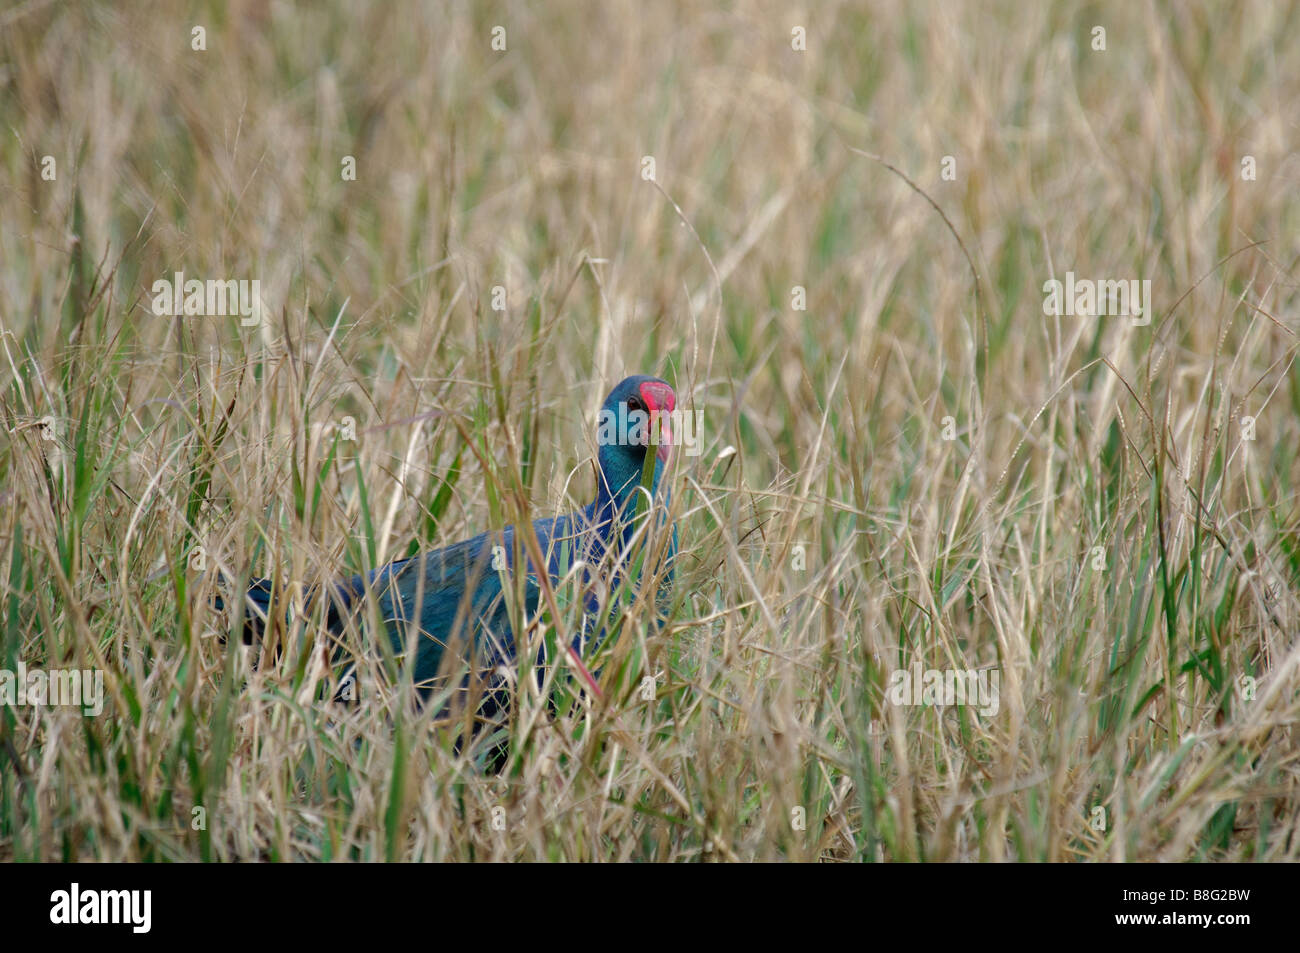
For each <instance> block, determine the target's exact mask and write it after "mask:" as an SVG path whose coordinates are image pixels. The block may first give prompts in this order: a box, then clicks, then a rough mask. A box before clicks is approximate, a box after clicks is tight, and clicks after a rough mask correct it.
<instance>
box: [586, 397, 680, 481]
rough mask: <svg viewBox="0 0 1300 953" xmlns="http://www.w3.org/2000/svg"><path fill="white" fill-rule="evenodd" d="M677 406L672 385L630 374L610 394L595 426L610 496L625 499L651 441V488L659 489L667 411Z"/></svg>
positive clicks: (668, 447) (669, 437)
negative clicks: (652, 462)
mask: <svg viewBox="0 0 1300 953" xmlns="http://www.w3.org/2000/svg"><path fill="white" fill-rule="evenodd" d="M676 406H677V395H676V394H675V393H674V392H673V389H672V386H671V385H670V384H669V383H668V382H667V381H663V380H660V379H659V378H657V377H647V376H645V375H637V376H634V377H628V378H626V379H624V380H623V381H621V382H620V383H619V384H618V386H617V387H615V388H614V389H613V390H612V391H610V392H609V396H608V397H606V398H605V403H604V404H603V405H602V406H601V408H600V419H599V420H598V422H597V428H596V443H597V446H598V449H597V457H598V459H599V461H600V470H601V480H602V482H603V483H604V484H605V486H604V487H602V490H603V491H604V492H606V493H607V494H608V495H609V496H611V497H614V498H616V499H620V500H621V499H624V498H626V497H627V496H628V495H630V494H631V493H632V491H633V490H635V488H636V487H637V486H638V485H640V483H641V473H642V470H643V468H644V466H645V459H646V449H647V447H649V446H650V445H651V444H652V443H654V444H655V445H656V446H655V457H656V458H657V459H656V460H655V464H654V466H655V471H654V481H653V484H652V491H653V490H656V489H658V486H659V479H660V476H661V475H662V473H663V471H664V469H665V467H666V466H667V464H668V461H669V458H670V455H671V452H672V445H673V430H672V423H671V419H670V415H671V414H672V412H673V410H674V409H675V408H676Z"/></svg>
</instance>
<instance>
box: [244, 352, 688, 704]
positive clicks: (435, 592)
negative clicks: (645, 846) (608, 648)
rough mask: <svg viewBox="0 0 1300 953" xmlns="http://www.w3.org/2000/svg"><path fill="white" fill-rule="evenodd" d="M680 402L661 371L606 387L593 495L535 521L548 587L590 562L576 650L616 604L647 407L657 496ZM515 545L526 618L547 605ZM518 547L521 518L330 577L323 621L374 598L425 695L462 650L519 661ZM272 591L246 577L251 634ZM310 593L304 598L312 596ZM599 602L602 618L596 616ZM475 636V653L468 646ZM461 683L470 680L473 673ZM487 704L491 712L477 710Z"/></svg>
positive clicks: (481, 657)
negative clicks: (514, 590) (516, 523)
mask: <svg viewBox="0 0 1300 953" xmlns="http://www.w3.org/2000/svg"><path fill="white" fill-rule="evenodd" d="M675 401H676V397H675V395H674V394H673V390H672V388H671V387H670V386H669V385H668V384H667V383H665V382H664V381H662V380H659V379H657V378H654V377H645V376H635V377H629V378H627V379H625V380H624V381H622V382H621V383H620V384H619V385H618V386H617V387H615V388H614V389H613V391H611V392H610V394H609V396H608V397H607V398H606V399H605V403H604V405H603V406H602V409H601V429H600V432H599V435H598V441H597V442H598V451H597V460H598V464H599V476H598V487H597V493H596V498H595V500H593V501H592V502H591V503H590V504H588V505H587V506H586V507H584V508H583V509H581V510H578V511H576V512H574V513H568V514H564V515H562V516H558V517H555V518H553V519H539V520H535V521H534V522H533V529H534V531H535V532H536V535H537V542H538V544H539V546H540V551H541V553H542V554H543V557H544V559H545V562H546V566H545V572H546V573H547V575H548V576H549V578H550V581H551V584H552V586H558V584H559V582H560V579H561V578H562V577H563V576H564V574H565V572H566V571H567V570H568V569H569V567H571V566H573V565H574V564H575V563H576V562H578V561H579V560H581V561H582V562H583V564H584V565H585V567H586V569H585V570H584V572H585V574H586V575H585V577H584V591H585V592H586V593H587V595H586V613H585V618H584V625H583V627H582V628H583V630H582V631H581V632H580V633H578V635H577V636H576V637H575V640H574V644H573V649H574V650H575V652H576V653H577V654H578V655H579V656H581V655H584V654H588V653H589V652H590V650H591V648H592V645H593V644H594V643H597V642H599V640H600V638H601V637H602V635H603V633H604V630H605V625H604V623H605V622H606V621H607V620H608V613H609V612H610V611H611V609H612V606H611V605H610V603H611V602H612V601H613V600H612V599H610V595H611V593H616V592H617V590H618V588H619V587H620V585H621V572H620V569H621V566H622V561H621V560H622V559H626V556H627V547H628V543H629V542H630V541H631V539H632V537H633V534H634V533H635V529H636V527H635V525H634V521H633V516H634V514H635V508H636V498H637V496H638V494H639V487H640V485H641V482H642V474H643V469H644V464H645V459H646V452H647V444H648V443H649V440H650V431H651V428H650V427H649V426H646V425H644V424H643V422H642V421H643V418H642V416H641V415H644V416H646V417H649V416H650V415H651V414H654V419H657V420H659V422H660V423H661V426H660V427H659V428H658V434H659V447H658V452H657V454H656V458H655V461H654V472H653V477H652V482H651V493H652V494H653V495H655V496H656V497H658V496H659V482H660V479H661V477H662V475H663V473H664V470H665V467H666V464H667V460H668V452H667V451H668V448H669V446H670V445H671V440H672V432H671V427H670V426H669V424H668V420H667V415H668V414H670V413H671V412H672V411H673V410H674V409H675ZM496 547H500V548H496ZM518 548H519V551H520V552H521V553H524V554H525V555H524V558H525V560H526V564H527V566H528V578H527V580H526V582H525V584H524V586H523V596H524V599H523V602H524V605H523V610H524V613H525V617H526V618H530V619H531V618H533V617H535V616H536V614H537V612H538V609H539V607H540V606H541V605H542V601H543V600H542V590H541V587H540V585H539V581H538V578H537V575H536V573H537V567H536V566H534V565H533V561H532V560H531V559H529V558H528V557H527V555H526V553H527V549H526V547H525V546H524V545H523V541H522V540H521V541H520V545H519V547H518ZM676 548H677V535H676V529H675V528H674V529H673V531H672V536H671V541H670V544H669V546H668V548H667V560H668V565H667V567H666V569H665V573H664V576H663V579H664V580H666V581H669V582H670V581H671V578H672V565H671V560H672V559H673V557H674V556H675V554H676ZM515 551H516V542H515V527H513V526H510V527H507V528H506V529H505V530H503V531H502V532H500V533H482V534H480V535H478V536H475V537H473V538H472V539H467V540H464V541H463V542H459V543H455V544H453V545H451V546H447V547H444V548H441V549H436V550H433V551H431V552H427V553H421V554H419V555H417V556H414V557H411V558H410V559H404V560H400V561H398V562H394V563H390V564H389V565H387V566H384V567H382V568H380V569H377V570H375V571H374V572H372V573H369V574H365V575H356V576H353V577H351V578H350V579H345V580H339V581H337V582H335V583H334V584H333V585H332V586H331V590H332V591H331V592H330V594H329V595H330V602H329V608H328V612H327V614H326V625H327V627H328V628H329V629H330V630H331V631H332V632H334V633H335V634H341V633H342V632H343V630H344V627H345V625H346V620H347V618H348V617H350V616H351V617H354V618H356V620H357V622H358V624H359V625H364V624H365V621H366V619H367V618H368V614H367V612H366V611H365V607H364V606H363V605H362V603H363V601H364V600H365V599H367V598H371V597H373V598H375V599H376V600H377V606H376V608H377V610H378V614H379V618H380V619H382V620H383V622H384V625H385V628H386V630H387V634H388V636H389V638H390V639H391V641H392V645H393V649H394V652H395V653H401V652H403V651H404V650H405V649H407V648H409V647H411V645H412V642H414V649H415V652H416V656H415V668H414V679H415V684H416V685H417V686H418V687H419V688H420V690H421V694H422V696H424V697H426V698H427V697H428V696H429V695H430V693H431V692H432V691H433V690H434V689H436V688H437V687H439V686H440V685H441V684H443V683H442V681H441V680H440V676H445V675H447V674H448V673H449V672H457V671H464V665H463V662H464V660H466V659H467V658H472V664H471V666H470V667H471V668H472V669H473V670H475V671H478V672H483V671H488V672H490V671H491V670H493V669H495V668H496V667H497V666H499V665H503V664H504V665H508V664H509V663H511V662H512V661H513V660H514V658H515V653H516V649H517V646H516V641H515V633H514V632H513V631H512V627H511V623H510V614H509V611H508V609H507V600H506V598H505V596H504V594H503V592H502V582H503V580H504V581H505V582H506V584H507V585H511V586H513V585H515V582H514V574H513V568H514V557H515ZM502 565H504V567H505V569H506V571H505V572H504V573H503V572H500V571H499V567H501V566H502ZM602 570H603V571H602ZM643 571H648V570H646V569H643ZM663 594H664V593H663V592H661V593H659V594H658V597H659V598H662V596H663ZM271 595H272V584H271V582H270V581H269V580H256V581H254V582H253V583H252V585H251V586H250V587H249V590H248V600H249V602H250V603H252V604H253V605H255V606H257V607H258V608H259V609H261V610H262V611H261V614H260V616H259V615H258V614H256V613H254V612H253V611H252V609H251V608H250V610H249V612H248V614H247V616H246V628H245V637H246V639H253V638H256V637H257V636H258V635H259V634H260V632H261V628H262V625H263V622H262V617H264V616H265V615H266V610H267V608H268V606H269V605H270V600H271ZM312 601H313V599H312V598H311V597H309V598H308V603H309V605H310V603H311V602H312ZM602 602H604V603H605V611H606V618H605V619H602V618H600V617H599V611H598V610H599V607H600V605H601V603H602ZM470 644H472V646H473V648H472V651H471V652H466V651H465V649H466V647H467V646H468V645H470ZM449 647H450V648H451V649H452V652H451V655H450V657H449V655H448V649H449ZM464 685H468V679H465V681H464ZM498 702H499V699H496V698H493V697H492V695H491V694H489V695H488V696H487V697H485V699H484V707H490V708H491V709H493V710H495V709H496V708H497V707H498ZM480 714H483V715H485V716H487V715H488V714H489V713H488V712H485V711H482V710H481V711H480Z"/></svg>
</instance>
